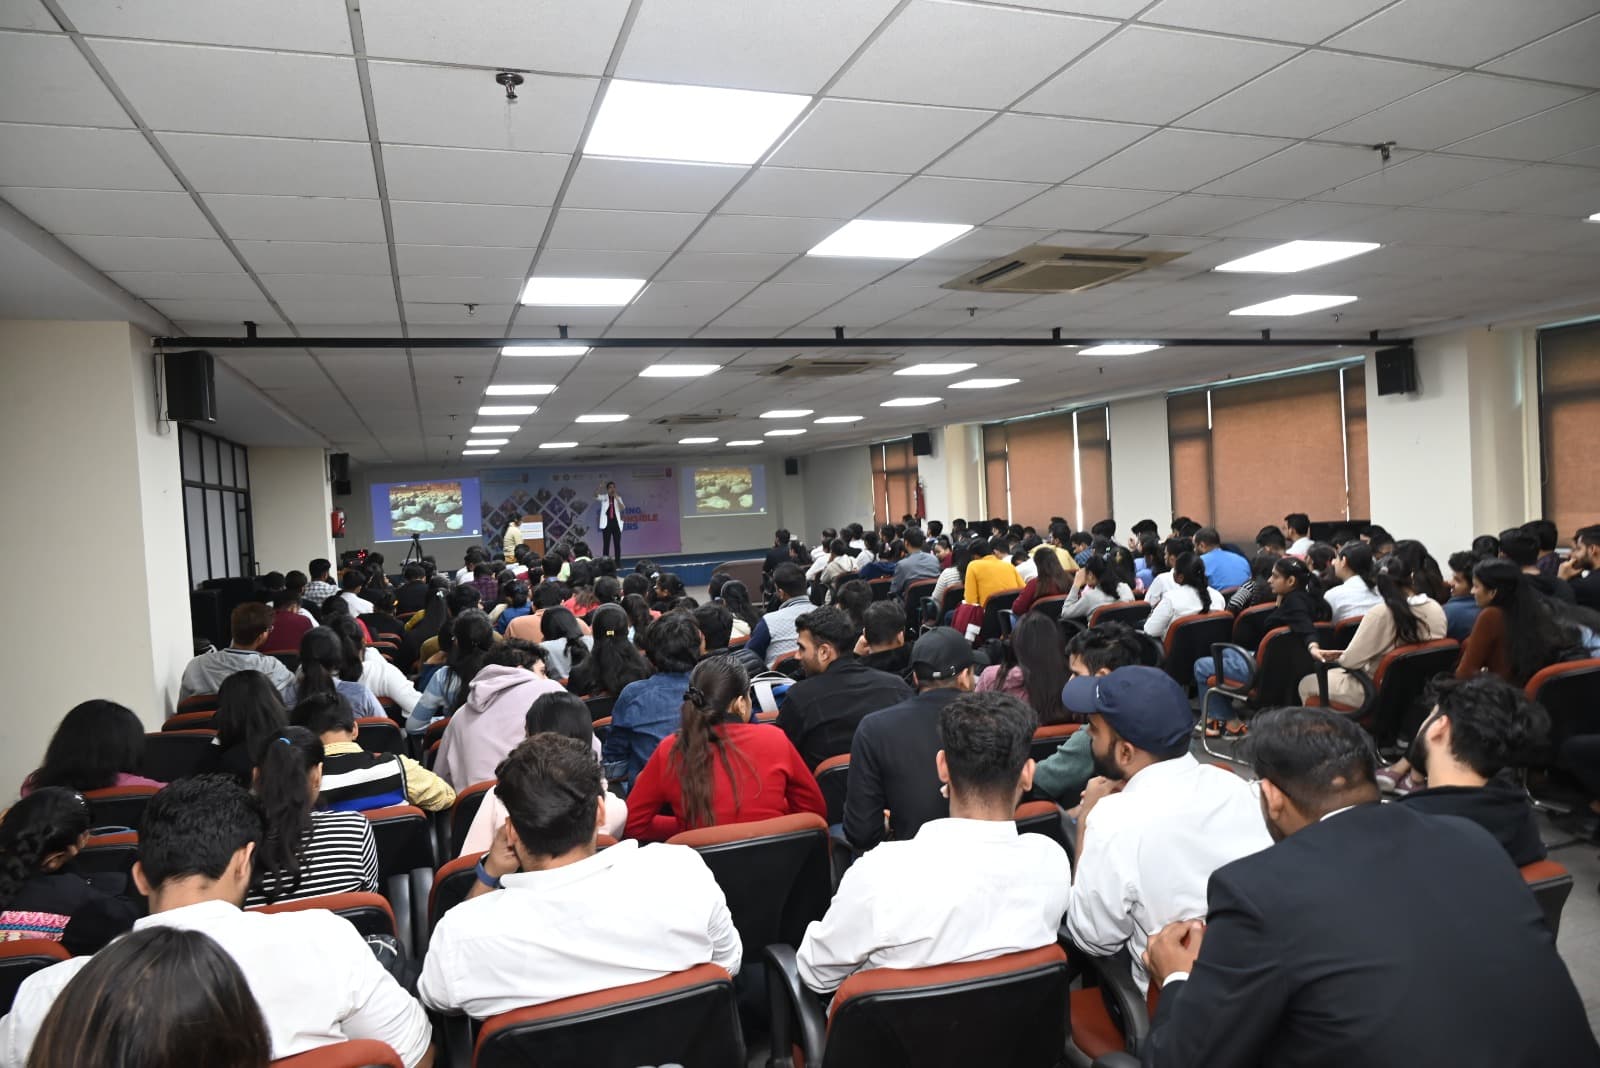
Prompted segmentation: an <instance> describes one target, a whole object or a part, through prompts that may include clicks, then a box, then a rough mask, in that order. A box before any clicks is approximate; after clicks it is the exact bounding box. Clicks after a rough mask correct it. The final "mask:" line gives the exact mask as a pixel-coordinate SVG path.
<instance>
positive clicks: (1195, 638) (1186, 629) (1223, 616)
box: [1162, 612, 1233, 691]
mask: <svg viewBox="0 0 1600 1068" xmlns="http://www.w3.org/2000/svg"><path fill="white" fill-rule="evenodd" d="M1232 638H1233V615H1232V613H1230V612H1196V613H1195V614H1194V615H1192V616H1179V617H1178V618H1177V619H1174V620H1173V621H1172V624H1171V625H1170V626H1169V627H1168V628H1167V635H1166V639H1165V640H1164V641H1163V643H1162V647H1163V650H1164V652H1165V654H1166V656H1165V658H1164V660H1163V662H1162V666H1163V667H1165V668H1166V670H1167V674H1168V675H1171V676H1172V677H1173V678H1174V679H1176V680H1177V682H1178V685H1179V686H1182V687H1183V688H1184V689H1185V690H1186V691H1187V690H1189V689H1191V688H1193V686H1194V662H1195V661H1196V660H1199V659H1200V658H1201V657H1202V656H1210V655H1211V647H1212V646H1213V645H1216V644H1218V643H1219V642H1227V641H1230V640H1231V639H1232Z"/></svg>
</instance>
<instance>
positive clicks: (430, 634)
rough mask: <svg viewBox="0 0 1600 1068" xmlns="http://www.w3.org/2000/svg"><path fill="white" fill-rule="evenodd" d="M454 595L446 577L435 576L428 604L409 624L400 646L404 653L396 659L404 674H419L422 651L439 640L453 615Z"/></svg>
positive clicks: (430, 584)
mask: <svg viewBox="0 0 1600 1068" xmlns="http://www.w3.org/2000/svg"><path fill="white" fill-rule="evenodd" d="M450 593H451V591H450V589H449V580H448V579H446V578H445V577H444V576H442V575H435V576H434V577H433V578H431V579H429V580H428V600H427V603H426V605H425V606H424V607H423V608H422V610H421V611H419V612H418V613H417V614H416V615H414V616H412V617H411V618H410V619H409V620H407V622H406V636H405V640H403V641H402V642H401V643H400V651H399V653H398V654H396V656H395V658H394V660H395V663H396V664H398V665H399V667H400V670H402V671H405V672H411V671H413V670H415V669H416V668H417V667H418V665H419V663H420V661H421V658H422V647H423V646H424V645H425V644H427V642H428V640H429V639H431V638H437V637H438V636H439V632H440V631H441V630H443V629H444V625H445V623H446V622H448V621H449V619H450V615H451V612H450ZM434 648H435V649H436V650H437V649H438V642H434Z"/></svg>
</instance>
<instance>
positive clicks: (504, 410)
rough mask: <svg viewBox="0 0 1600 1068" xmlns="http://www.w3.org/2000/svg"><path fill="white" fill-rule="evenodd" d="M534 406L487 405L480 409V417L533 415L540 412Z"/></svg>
mask: <svg viewBox="0 0 1600 1068" xmlns="http://www.w3.org/2000/svg"><path fill="white" fill-rule="evenodd" d="M538 410H539V408H538V406H537V405H533V404H485V405H484V406H483V407H482V408H479V409H478V414H479V415H532V414H533V413H534V412H536V411H538Z"/></svg>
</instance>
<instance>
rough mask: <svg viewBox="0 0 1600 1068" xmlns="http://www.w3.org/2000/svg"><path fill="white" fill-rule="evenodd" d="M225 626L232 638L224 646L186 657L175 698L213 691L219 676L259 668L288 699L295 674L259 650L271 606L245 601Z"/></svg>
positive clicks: (267, 629)
mask: <svg viewBox="0 0 1600 1068" xmlns="http://www.w3.org/2000/svg"><path fill="white" fill-rule="evenodd" d="M228 630H229V634H230V636H231V637H232V639H233V641H232V642H231V643H230V644H229V645H228V647H227V648H226V649H212V650H210V651H209V652H206V653H202V654H201V655H199V656H197V657H195V658H194V659H193V660H191V661H189V666H188V667H186V668H184V669H183V681H182V682H181V683H180V684H179V687H178V699H179V700H180V701H181V700H183V699H184V698H186V697H193V696H194V695H195V694H200V693H216V692H217V687H218V686H221V685H222V680H223V679H225V678H227V677H228V676H229V675H233V674H237V673H238V672H240V671H259V672H261V674H263V675H265V676H266V677H267V678H268V679H270V680H271V681H272V685H273V686H275V687H277V689H278V694H279V696H281V697H283V698H284V699H285V700H288V696H287V692H288V688H289V686H290V685H291V684H292V683H293V682H294V676H293V675H292V674H290V673H289V669H288V668H286V667H284V666H283V661H281V660H279V659H278V658H277V657H275V656H268V655H266V654H265V653H262V652H259V651H258V650H260V648H261V647H262V646H263V645H264V644H266V641H267V638H268V636H269V635H271V634H272V609H271V608H270V607H269V606H267V605H264V604H260V603H258V602H255V601H247V602H245V603H244V604H241V605H239V606H238V607H236V608H234V610H233V614H232V615H231V616H229V617H228Z"/></svg>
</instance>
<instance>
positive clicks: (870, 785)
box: [844, 623, 1055, 850]
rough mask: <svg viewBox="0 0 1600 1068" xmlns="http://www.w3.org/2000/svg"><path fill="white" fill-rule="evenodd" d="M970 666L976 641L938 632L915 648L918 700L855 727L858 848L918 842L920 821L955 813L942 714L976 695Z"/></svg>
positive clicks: (851, 785) (851, 819)
mask: <svg viewBox="0 0 1600 1068" xmlns="http://www.w3.org/2000/svg"><path fill="white" fill-rule="evenodd" d="M1050 626H1051V627H1052V629H1053V628H1054V626H1055V624H1053V623H1052V624H1050ZM973 664H974V659H973V652H972V643H970V642H968V641H967V640H966V639H965V638H963V637H962V636H961V635H959V634H957V633H956V632H955V631H954V630H952V629H950V628H949V627H935V628H933V629H932V630H930V631H928V632H926V633H925V634H923V635H922V636H921V637H920V638H918V639H917V643H916V645H914V646H913V647H912V649H911V672H912V677H913V678H914V679H915V681H916V686H917V692H916V695H915V696H914V697H909V698H907V699H906V700H904V701H901V702H900V703H899V704H896V705H890V706H889V707H888V708H885V709H882V710H880V711H877V712H873V713H871V714H869V715H868V716H867V717H866V718H865V719H863V720H862V721H861V724H860V726H858V727H857V728H856V733H855V737H854V738H853V739H852V740H851V742H850V776H849V779H848V790H847V792H846V796H845V805H844V835H845V838H846V839H848V840H849V842H850V844H851V845H852V846H854V847H855V848H856V849H857V850H867V849H871V848H872V847H873V846H875V845H877V844H878V843H879V842H881V841H883V840H884V839H885V838H891V837H892V838H896V839H899V840H901V841H906V840H909V839H912V838H915V837H916V835H917V831H918V830H920V829H921V828H922V825H923V824H925V823H929V822H931V821H933V820H939V819H944V818H945V817H946V816H948V815H950V802H949V801H948V800H946V798H945V796H944V793H943V791H942V790H941V789H940V786H941V780H940V778H939V769H938V764H937V760H936V758H937V757H938V755H939V750H940V749H941V748H943V741H942V739H941V737H940V734H939V716H940V713H941V712H942V711H943V710H944V707H945V706H946V705H948V704H949V703H950V702H952V701H954V700H955V699H956V698H958V697H960V696H961V695H962V694H964V693H970V692H972V689H973V687H974V685H975V682H974V679H973V675H972V668H973ZM886 814H887V815H886Z"/></svg>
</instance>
